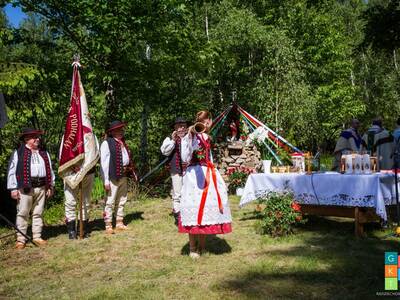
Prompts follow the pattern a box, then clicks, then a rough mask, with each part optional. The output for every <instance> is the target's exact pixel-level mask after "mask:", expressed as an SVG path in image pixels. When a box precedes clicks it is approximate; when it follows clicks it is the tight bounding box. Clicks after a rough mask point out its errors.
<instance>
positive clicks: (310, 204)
mask: <svg viewBox="0 0 400 300" xmlns="http://www.w3.org/2000/svg"><path fill="white" fill-rule="evenodd" d="M282 191H291V192H292V193H293V194H294V197H295V199H296V201H297V202H299V203H300V204H302V207H303V211H304V212H306V213H307V212H308V213H314V214H319V215H335V216H344V217H354V218H355V220H356V234H357V235H359V234H360V233H362V232H363V228H357V223H360V224H362V223H363V222H367V221H368V220H370V219H373V216H372V215H371V212H373V213H374V215H375V214H376V216H379V217H380V218H382V219H383V220H387V211H386V206H388V205H395V204H396V199H395V184H394V175H393V174H382V173H374V174H369V175H344V174H340V173H336V172H325V173H313V174H312V175H306V174H297V173H270V174H268V173H260V174H251V175H250V176H249V177H248V179H247V182H246V185H245V188H244V191H243V195H242V197H241V200H240V206H244V205H246V204H248V203H250V202H252V201H254V200H256V199H258V198H260V197H263V196H265V195H267V194H268V193H270V192H282ZM360 208H361V209H360ZM328 210H329V211H328ZM368 216H370V217H368Z"/></svg>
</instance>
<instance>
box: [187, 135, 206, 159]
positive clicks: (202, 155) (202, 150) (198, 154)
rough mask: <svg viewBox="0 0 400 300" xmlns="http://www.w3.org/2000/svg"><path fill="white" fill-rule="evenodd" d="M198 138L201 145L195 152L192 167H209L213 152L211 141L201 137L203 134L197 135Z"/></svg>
mask: <svg viewBox="0 0 400 300" xmlns="http://www.w3.org/2000/svg"><path fill="white" fill-rule="evenodd" d="M196 138H197V141H198V143H199V148H198V149H197V150H195V151H193V155H192V159H191V161H190V165H192V166H194V165H201V166H207V162H208V161H210V151H211V143H210V139H208V140H205V139H204V138H203V137H202V136H201V134H196Z"/></svg>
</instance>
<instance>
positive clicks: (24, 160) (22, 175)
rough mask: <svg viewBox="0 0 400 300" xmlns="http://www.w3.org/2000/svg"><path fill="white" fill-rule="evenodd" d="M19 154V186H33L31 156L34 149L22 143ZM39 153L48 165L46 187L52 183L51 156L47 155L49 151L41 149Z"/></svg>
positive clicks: (46, 165) (19, 187)
mask: <svg viewBox="0 0 400 300" xmlns="http://www.w3.org/2000/svg"><path fill="white" fill-rule="evenodd" d="M17 154H18V162H17V171H16V174H15V175H16V178H17V188H18V189H25V188H32V181H31V158H32V150H30V149H29V148H27V147H25V145H22V146H21V147H19V148H18V150H17ZM39 155H40V156H41V157H42V158H43V160H44V164H45V167H46V188H49V187H50V185H51V168H50V161H49V157H48V156H47V151H45V150H39Z"/></svg>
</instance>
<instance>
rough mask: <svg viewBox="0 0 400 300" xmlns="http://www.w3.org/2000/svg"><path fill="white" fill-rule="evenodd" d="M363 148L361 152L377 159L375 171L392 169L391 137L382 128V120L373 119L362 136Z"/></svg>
mask: <svg viewBox="0 0 400 300" xmlns="http://www.w3.org/2000/svg"><path fill="white" fill-rule="evenodd" d="M363 141H364V144H365V146H364V147H363V150H367V151H370V152H371V155H373V156H376V158H377V170H378V171H380V170H389V169H392V168H393V151H394V144H393V136H392V135H391V134H390V133H389V131H387V130H386V129H384V128H383V127H382V120H381V119H375V120H373V121H372V126H371V127H370V128H369V129H368V131H367V132H366V133H365V134H364V135H363Z"/></svg>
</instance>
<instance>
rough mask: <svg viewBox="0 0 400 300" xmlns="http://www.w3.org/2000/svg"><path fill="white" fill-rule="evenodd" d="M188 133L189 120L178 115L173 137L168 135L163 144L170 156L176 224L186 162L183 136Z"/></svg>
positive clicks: (164, 152) (173, 210)
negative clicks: (183, 150) (183, 152)
mask: <svg viewBox="0 0 400 300" xmlns="http://www.w3.org/2000/svg"><path fill="white" fill-rule="evenodd" d="M186 133H187V121H186V120H185V119H184V118H181V117H178V118H176V120H175V123H174V132H172V135H171V137H166V138H165V140H164V141H163V143H162V145H161V148H160V150H161V153H162V154H163V155H165V156H169V158H170V161H169V169H170V172H171V179H172V213H173V215H174V217H175V224H176V225H177V224H178V213H179V203H180V199H181V190H182V178H183V177H182V176H183V171H184V167H185V166H184V164H183V163H182V159H181V151H180V148H181V138H183V137H184V136H185V135H186Z"/></svg>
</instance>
